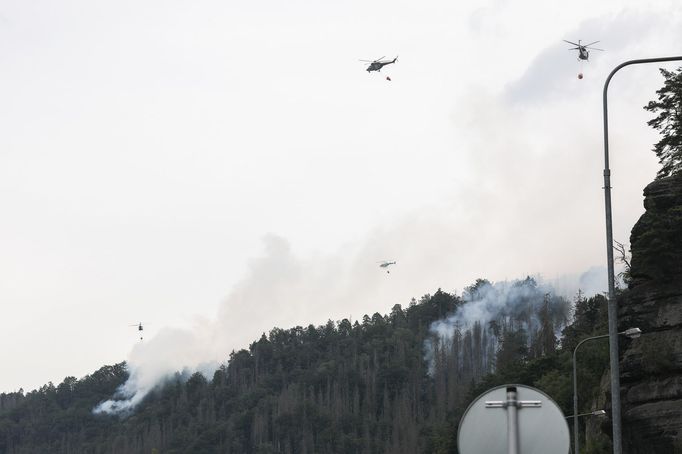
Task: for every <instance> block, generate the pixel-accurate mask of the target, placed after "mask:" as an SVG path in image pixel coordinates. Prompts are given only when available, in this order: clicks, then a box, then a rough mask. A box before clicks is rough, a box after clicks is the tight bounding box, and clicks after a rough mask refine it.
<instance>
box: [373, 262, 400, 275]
mask: <svg viewBox="0 0 682 454" xmlns="http://www.w3.org/2000/svg"><path fill="white" fill-rule="evenodd" d="M377 263H378V264H379V268H386V272H387V273H389V274H390V273H391V272H390V271H389V270H388V267H389V266H391V265H395V264H396V261H395V260H393V261H392V262H391V261H388V260H382V261H380V262H377Z"/></svg>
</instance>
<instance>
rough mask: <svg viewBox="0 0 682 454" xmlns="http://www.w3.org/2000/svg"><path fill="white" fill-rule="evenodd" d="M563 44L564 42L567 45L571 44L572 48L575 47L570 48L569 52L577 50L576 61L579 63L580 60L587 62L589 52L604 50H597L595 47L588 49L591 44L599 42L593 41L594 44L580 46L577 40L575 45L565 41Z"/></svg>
mask: <svg viewBox="0 0 682 454" xmlns="http://www.w3.org/2000/svg"><path fill="white" fill-rule="evenodd" d="M564 42H566V43H568V44H573V45H574V46H576V47H572V48H570V49H569V50H577V51H578V61H580V60H585V61H588V60H589V58H590V50H600V51H603V50H604V49H597V48H596V47H590V46H592V45H593V44H597V43H598V42H599V41H595V42H593V43H590V44H581V43H580V40H578V43H577V44H576V43H574V42H571V41H566V40H564Z"/></svg>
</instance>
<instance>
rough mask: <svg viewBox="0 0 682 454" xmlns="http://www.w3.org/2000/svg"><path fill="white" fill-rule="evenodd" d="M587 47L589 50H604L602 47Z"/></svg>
mask: <svg viewBox="0 0 682 454" xmlns="http://www.w3.org/2000/svg"><path fill="white" fill-rule="evenodd" d="M587 49H590V50H600V51H602V52H604V49H597V48H596V47H587Z"/></svg>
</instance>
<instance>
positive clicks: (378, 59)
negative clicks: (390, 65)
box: [374, 55, 386, 61]
mask: <svg viewBox="0 0 682 454" xmlns="http://www.w3.org/2000/svg"><path fill="white" fill-rule="evenodd" d="M385 56H386V55H384V57H385ZM384 57H379V58H377V59H376V60H374V61H380V60H381V59H382V58H384Z"/></svg>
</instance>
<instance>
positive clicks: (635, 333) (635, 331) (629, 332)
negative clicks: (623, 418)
mask: <svg viewBox="0 0 682 454" xmlns="http://www.w3.org/2000/svg"><path fill="white" fill-rule="evenodd" d="M617 334H618V335H620V336H625V337H627V338H629V339H637V338H638V337H639V336H641V335H642V330H641V329H639V328H628V329H626V330H625V331H621V332H620V333H617ZM606 337H609V335H608V334H602V335H601V336H593V337H588V338H586V339H583V340H581V341H580V342H578V345H576V346H575V349H574V350H573V452H574V453H575V454H580V449H579V447H580V444H579V443H580V442H579V440H578V416H583V415H586V414H594V415H595V416H597V415H596V414H595V413H583V414H582V415H579V414H578V374H577V368H576V354H577V353H578V347H580V346H581V345H582V344H584V343H585V342H587V341H591V340H595V339H604V338H606ZM597 411H598V412H599V411H601V412H603V413H600V414H602V415H603V414H606V412H605V411H604V410H597Z"/></svg>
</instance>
